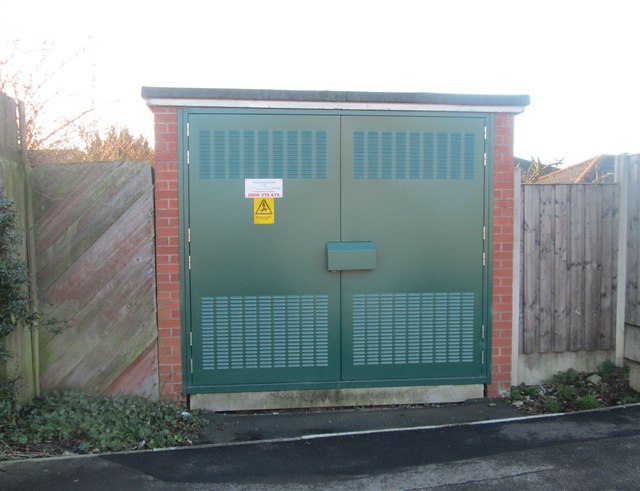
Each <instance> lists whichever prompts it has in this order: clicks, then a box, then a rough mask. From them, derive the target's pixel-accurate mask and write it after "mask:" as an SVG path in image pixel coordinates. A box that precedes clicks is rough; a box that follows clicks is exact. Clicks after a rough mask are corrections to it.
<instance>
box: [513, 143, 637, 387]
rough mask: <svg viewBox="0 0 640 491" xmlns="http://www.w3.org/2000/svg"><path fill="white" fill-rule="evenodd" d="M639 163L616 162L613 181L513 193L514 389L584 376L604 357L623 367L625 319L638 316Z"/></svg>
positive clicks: (535, 187) (631, 320) (623, 158)
mask: <svg viewBox="0 0 640 491" xmlns="http://www.w3.org/2000/svg"><path fill="white" fill-rule="evenodd" d="M639 157H640V156H638V155H635V156H619V157H618V160H619V161H621V162H623V165H621V166H619V169H618V171H617V173H618V180H619V181H620V183H618V184H544V185H540V184H525V185H522V186H521V187H520V186H519V189H516V191H517V194H518V195H519V200H520V208H519V210H518V211H519V220H520V228H519V230H518V232H517V233H518V234H519V235H520V245H521V247H520V251H519V256H516V257H514V262H515V267H516V268H517V272H518V273H519V274H518V275H517V277H516V278H514V283H515V282H517V283H516V286H517V287H518V290H519V297H517V296H516V298H519V301H518V305H517V306H516V312H514V314H516V313H517V317H516V318H517V321H518V325H517V326H514V329H517V332H516V333H515V334H516V335H515V336H514V339H515V340H516V344H514V354H515V360H514V370H515V371H516V372H514V374H513V377H512V378H513V380H514V383H517V382H523V381H524V382H527V383H537V382H538V381H540V380H542V379H544V378H545V377H548V376H549V375H550V374H552V373H554V372H555V371H558V370H562V369H566V368H576V369H586V370H591V369H594V368H595V367H596V366H597V364H598V363H600V362H602V361H604V360H605V359H610V360H616V361H617V362H618V363H621V362H622V355H623V350H624V349H625V342H624V337H625V334H624V333H625V329H624V325H625V322H626V323H627V325H629V324H634V323H637V322H638V320H640V298H639V296H638V294H639V291H638V276H639V274H640V270H639V269H638V268H639V243H640V227H639V226H638V220H639V219H638V214H639V213H638V208H639V204H638V199H639V198H638V189H639V182H640V181H639V180H638V162H639V160H640V159H639ZM622 193H624V196H622ZM622 232H624V234H622V235H621V233H622ZM621 237H622V238H621ZM619 297H620V298H619ZM627 337H628V336H627ZM639 339H640V338H639ZM627 344H629V343H627Z"/></svg>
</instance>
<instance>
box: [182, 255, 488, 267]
mask: <svg viewBox="0 0 640 491" xmlns="http://www.w3.org/2000/svg"><path fill="white" fill-rule="evenodd" d="M189 264H191V263H189ZM486 265H487V254H486V253H485V252H483V253H482V267H485V266H486ZM189 269H191V266H189Z"/></svg>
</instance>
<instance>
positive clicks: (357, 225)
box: [341, 116, 484, 380]
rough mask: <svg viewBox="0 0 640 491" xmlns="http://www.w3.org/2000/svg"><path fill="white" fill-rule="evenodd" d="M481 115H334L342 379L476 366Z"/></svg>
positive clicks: (466, 373)
mask: <svg viewBox="0 0 640 491" xmlns="http://www.w3.org/2000/svg"><path fill="white" fill-rule="evenodd" d="M483 153H484V120H483V119H482V118H434V117H389V116H386V117H371V116H362V117H358V116H352V117H343V119H342V207H341V232H342V233H341V236H342V240H343V241H371V242H373V243H375V244H376V249H377V267H376V269H375V270H371V271H344V272H343V273H342V345H343V349H342V359H343V370H342V375H343V379H344V380H363V379H398V378H413V379H418V378H428V379H433V378H438V377H473V376H476V377H477V376H480V375H481V374H482V365H481V348H482V346H481V339H480V336H481V329H482V315H483V312H482V305H483V284H484V281H483V248H484V244H483V222H484V163H483Z"/></svg>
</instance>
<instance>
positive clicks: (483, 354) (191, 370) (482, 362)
mask: <svg viewBox="0 0 640 491" xmlns="http://www.w3.org/2000/svg"><path fill="white" fill-rule="evenodd" d="M481 363H482V366H484V350H482V361H481ZM191 371H192V372H193V367H192V368H191Z"/></svg>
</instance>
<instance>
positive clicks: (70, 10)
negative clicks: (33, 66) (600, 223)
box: [0, 0, 640, 165]
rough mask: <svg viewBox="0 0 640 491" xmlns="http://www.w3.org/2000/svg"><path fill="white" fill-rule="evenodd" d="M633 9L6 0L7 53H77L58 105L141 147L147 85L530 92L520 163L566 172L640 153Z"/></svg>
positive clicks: (519, 140)
mask: <svg viewBox="0 0 640 491" xmlns="http://www.w3.org/2000/svg"><path fill="white" fill-rule="evenodd" d="M638 12H640V4H638V3H637V2H636V1H634V0H608V1H606V2H604V1H601V0H600V1H593V0H582V1H580V2H578V1H574V0H572V1H569V0H555V1H547V0H535V1H522V0H520V1H518V0H484V1H481V0H476V1H472V0H446V1H445V0H439V1H431V0H422V1H417V0H393V1H392V0H387V1H377V0H365V1H361V0H341V1H333V0H324V1H313V2H311V1H303V0H297V1H291V0H289V1H287V0H262V1H259V0H255V1H242V0H226V1H218V0H209V1H203V0H202V1H201V0H180V1H177V0H173V1H169V0H128V1H123V0H110V1H108V2H105V1H103V2H92V1H89V0H83V1H72V0H56V1H51V0H0V48H2V47H3V46H4V47H5V48H4V49H5V50H6V49H7V48H6V47H7V46H9V45H10V44H7V43H8V42H9V43H10V42H11V41H12V40H17V41H18V45H19V46H20V50H21V51H20V52H21V53H26V54H21V55H20V57H19V59H20V62H21V63H22V64H23V65H24V71H25V72H26V71H28V68H29V63H30V57H29V53H30V51H29V50H30V49H33V48H34V47H37V46H41V45H42V43H43V42H44V43H48V45H49V46H51V48H50V50H49V56H48V58H47V60H46V63H47V64H48V66H49V67H56V66H59V65H60V61H59V60H65V59H69V58H71V60H70V61H69V62H68V63H67V64H65V65H64V68H63V69H62V70H60V71H59V72H58V73H56V74H55V76H52V77H51V81H50V82H49V83H48V84H47V86H48V90H57V91H58V92H57V93H58V94H63V95H64V96H63V97H59V105H58V107H56V108H55V110H57V111H60V112H61V113H64V112H67V113H69V112H72V111H74V110H75V111H77V110H78V108H81V107H85V106H86V105H87V104H93V105H95V106H96V107H98V108H99V110H98V111H97V112H96V113H95V115H94V117H95V118H97V120H98V122H99V123H100V124H101V125H103V126H105V127H106V126H108V125H110V124H115V125H118V126H120V127H128V128H130V129H131V130H132V131H133V132H135V133H136V134H139V133H142V134H144V135H145V136H147V137H149V138H150V139H151V138H152V137H153V135H152V131H153V125H152V117H151V112H150V111H149V110H148V108H147V107H146V106H145V103H144V101H143V100H142V98H141V97H140V88H141V87H142V86H143V85H144V86H158V87H211V88H258V89H292V90H296V89H300V90H354V91H389V92H436V93H438V92H439V93H463V94H518V95H519V94H526V95H529V96H530V97H531V104H530V105H529V106H527V107H526V108H525V110H524V112H523V113H522V114H520V115H518V116H516V120H515V121H516V127H515V132H516V133H515V152H514V153H515V155H516V156H518V157H521V158H527V159H528V158H539V159H541V160H542V161H543V162H544V163H551V162H553V161H556V160H559V159H562V161H563V162H564V164H566V165H568V164H573V163H578V162H580V161H583V160H586V159H588V158H590V157H593V156H596V155H599V154H603V153H609V154H618V153H639V152H640V90H639V87H640V84H639V83H638V81H637V77H638V72H639V71H640V70H639V69H638V66H639V64H638V58H639V57H638V53H639V52H640V49H639V48H640V36H639V35H638V31H637V29H638V28H637V19H638ZM3 41H4V44H3ZM2 54H3V53H1V52H0V60H1V59H2V58H3V56H2ZM34 56H35V55H34ZM5 58H6V53H5ZM14 61H15V59H14ZM0 68H1V67H0ZM50 69H51V68H50ZM54 69H55V68H54ZM38 71H39V72H40V73H47V70H46V68H44V67H39V68H38Z"/></svg>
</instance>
